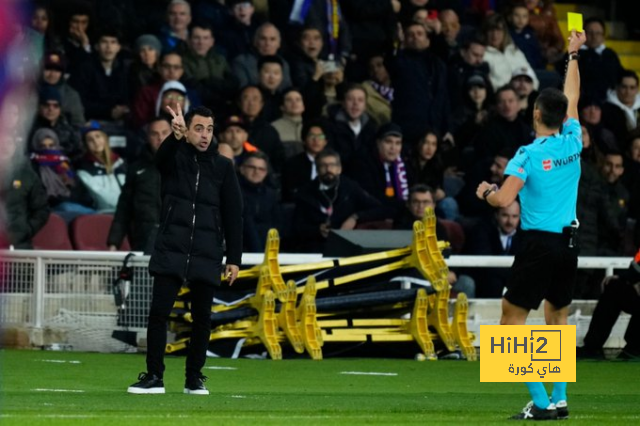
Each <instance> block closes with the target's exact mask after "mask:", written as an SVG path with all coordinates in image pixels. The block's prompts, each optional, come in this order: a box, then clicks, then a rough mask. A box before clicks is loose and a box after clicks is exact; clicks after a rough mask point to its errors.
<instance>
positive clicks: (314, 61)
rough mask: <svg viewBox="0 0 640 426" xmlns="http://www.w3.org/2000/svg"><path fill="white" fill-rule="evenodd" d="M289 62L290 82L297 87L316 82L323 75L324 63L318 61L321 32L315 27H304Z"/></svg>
mask: <svg viewBox="0 0 640 426" xmlns="http://www.w3.org/2000/svg"><path fill="white" fill-rule="evenodd" d="M296 47H297V48H296V49H295V54H294V55H293V58H292V60H291V80H292V81H293V84H295V85H296V86H298V87H305V86H307V84H312V82H317V81H319V80H320V79H321V78H322V75H323V74H324V73H325V68H326V67H325V66H324V64H325V61H323V60H321V59H320V53H321V52H322V47H323V40H322V32H321V31H320V30H319V29H318V28H316V27H304V28H303V29H302V31H301V32H300V37H299V39H298V45H297V46H296Z"/></svg>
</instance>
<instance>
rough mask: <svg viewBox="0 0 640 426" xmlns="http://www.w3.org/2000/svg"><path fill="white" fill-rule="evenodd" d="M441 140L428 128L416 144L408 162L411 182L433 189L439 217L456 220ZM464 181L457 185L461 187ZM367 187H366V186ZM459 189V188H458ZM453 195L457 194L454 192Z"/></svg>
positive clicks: (454, 205) (456, 211) (456, 209)
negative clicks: (448, 188) (448, 191)
mask: <svg viewBox="0 0 640 426" xmlns="http://www.w3.org/2000/svg"><path fill="white" fill-rule="evenodd" d="M439 145H440V140H439V138H438V135H436V134H435V132H433V131H430V130H427V132H426V133H425V134H424V136H423V137H422V138H420V140H419V141H418V143H417V144H416V145H415V148H414V150H413V153H412V155H411V156H410V161H409V163H408V169H409V170H408V171H409V173H408V174H409V176H410V178H411V184H412V185H414V184H423V185H427V186H429V187H430V188H432V189H433V195H434V197H435V198H434V201H435V202H436V203H437V213H438V216H439V217H442V218H443V219H448V220H456V219H457V218H458V216H459V211H458V203H457V202H456V200H455V199H454V198H453V197H452V196H451V195H448V194H447V193H446V192H445V190H444V187H445V177H444V174H445V164H444V161H443V158H442V153H441V149H440V147H439ZM463 185H464V183H463V182H460V183H459V184H457V185H455V186H456V187H458V188H461V187H462V186H463ZM365 189H366V188H365ZM458 190H459V189H458ZM452 195H453V196H455V195H457V194H452Z"/></svg>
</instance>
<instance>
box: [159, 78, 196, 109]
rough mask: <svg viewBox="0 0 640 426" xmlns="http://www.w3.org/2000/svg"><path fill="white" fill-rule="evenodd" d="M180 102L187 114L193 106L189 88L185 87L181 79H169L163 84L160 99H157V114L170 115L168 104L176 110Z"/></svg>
mask: <svg viewBox="0 0 640 426" xmlns="http://www.w3.org/2000/svg"><path fill="white" fill-rule="evenodd" d="M178 104H180V107H181V108H182V111H183V112H184V113H185V114H186V113H187V112H188V111H189V109H190V108H191V102H190V101H189V96H188V95H187V89H186V88H185V87H184V84H182V83H180V82H179V81H167V82H166V83H164V85H163V86H162V89H160V93H159V94H158V99H156V111H155V113H156V116H159V115H167V116H168V115H169V114H168V110H167V106H169V107H171V109H173V110H174V111H175V110H176V108H177V105H178Z"/></svg>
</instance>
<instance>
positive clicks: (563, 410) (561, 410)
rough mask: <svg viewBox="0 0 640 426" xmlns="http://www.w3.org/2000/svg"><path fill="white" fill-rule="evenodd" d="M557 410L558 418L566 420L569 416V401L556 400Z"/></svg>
mask: <svg viewBox="0 0 640 426" xmlns="http://www.w3.org/2000/svg"><path fill="white" fill-rule="evenodd" d="M556 412H557V413H558V420H566V419H568V418H569V408H568V407H567V401H558V402H556Z"/></svg>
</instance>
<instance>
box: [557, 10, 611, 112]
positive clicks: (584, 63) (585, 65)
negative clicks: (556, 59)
mask: <svg viewBox="0 0 640 426" xmlns="http://www.w3.org/2000/svg"><path fill="white" fill-rule="evenodd" d="M584 31H585V34H586V36H587V41H586V43H585V44H584V45H583V46H582V48H581V50H580V59H579V60H578V65H579V67H580V80H581V87H582V95H583V96H584V95H586V96H588V97H594V98H596V99H597V100H599V101H601V102H604V100H605V99H606V98H607V91H608V90H609V89H612V88H614V87H615V85H616V84H617V82H618V79H619V78H620V73H621V72H622V65H620V59H619V58H618V55H617V54H616V52H615V51H613V50H612V49H610V48H608V47H606V46H605V45H604V39H605V25H604V21H603V20H602V19H600V18H595V17H594V18H589V19H587V20H586V21H585V22H584ZM562 68H564V62H560V63H558V72H561V71H562Z"/></svg>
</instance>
